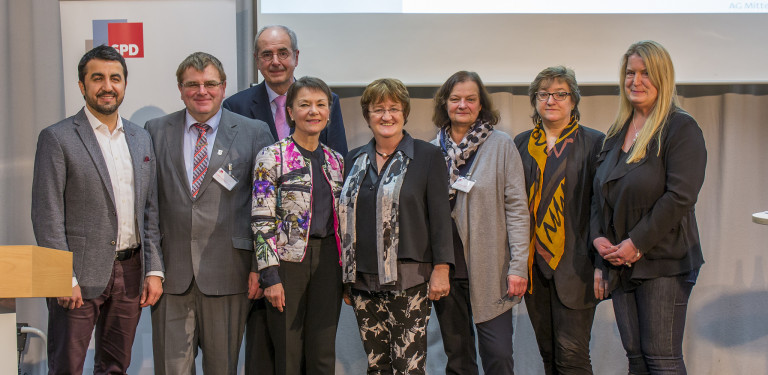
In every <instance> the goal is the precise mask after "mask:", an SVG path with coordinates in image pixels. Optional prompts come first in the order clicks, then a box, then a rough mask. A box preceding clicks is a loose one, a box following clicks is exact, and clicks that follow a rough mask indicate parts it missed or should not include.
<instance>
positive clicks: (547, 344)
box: [515, 66, 604, 375]
mask: <svg viewBox="0 0 768 375" xmlns="http://www.w3.org/2000/svg"><path fill="white" fill-rule="evenodd" d="M528 95H529V96H530V101H531V106H532V107H533V116H531V118H532V119H533V124H534V127H533V129H531V130H527V131H525V132H523V133H521V134H519V135H518V136H517V137H515V144H516V145H517V148H518V150H519V151H520V157H521V158H522V161H523V169H524V171H525V187H526V191H527V192H528V210H529V212H530V216H531V243H530V248H529V256H528V269H529V273H530V278H529V279H530V288H529V289H528V293H526V294H525V306H526V308H527V309H528V315H529V316H530V318H531V323H532V324H533V330H534V332H535V333H536V341H537V342H538V345H539V353H541V357H542V359H543V361H544V370H545V373H546V374H547V375H551V374H592V363H591V361H590V356H589V339H590V336H591V332H592V322H593V320H594V317H595V306H596V305H597V301H598V299H602V298H603V296H602V295H600V296H596V295H595V293H594V282H593V280H594V278H595V277H597V280H596V282H601V281H602V280H601V276H602V273H601V272H599V271H598V272H597V273H596V271H595V266H594V254H595V253H594V250H593V249H592V244H591V243H590V241H589V215H590V202H591V199H592V181H593V179H594V176H595V169H596V167H597V163H596V162H597V154H598V152H599V151H600V148H601V147H602V145H603V138H604V135H603V133H601V132H599V131H597V130H594V129H590V128H588V127H586V126H584V125H582V124H580V123H579V101H580V99H581V94H580V92H579V86H578V84H577V83H576V75H575V73H574V72H573V70H571V69H568V68H566V67H564V66H554V67H549V68H546V69H544V70H542V71H541V72H540V73H539V74H538V75H537V76H536V79H534V80H533V82H532V83H531V85H530V87H529V88H528Z"/></svg>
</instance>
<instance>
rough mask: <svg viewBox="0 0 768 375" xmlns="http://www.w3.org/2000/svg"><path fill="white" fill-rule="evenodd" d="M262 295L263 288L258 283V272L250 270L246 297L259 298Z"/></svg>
mask: <svg viewBox="0 0 768 375" xmlns="http://www.w3.org/2000/svg"><path fill="white" fill-rule="evenodd" d="M261 297H264V289H262V288H261V285H260V284H259V274H258V273H256V272H251V273H249V274H248V298H249V299H259V298H261Z"/></svg>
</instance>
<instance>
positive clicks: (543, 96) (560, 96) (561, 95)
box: [536, 91, 571, 102]
mask: <svg viewBox="0 0 768 375" xmlns="http://www.w3.org/2000/svg"><path fill="white" fill-rule="evenodd" d="M550 95H552V97H553V98H555V100H557V101H558V102H562V101H563V100H565V99H566V98H567V97H568V95H571V93H570V92H565V91H558V92H546V91H539V92H537V93H536V99H539V101H540V102H546V101H547V100H549V96H550Z"/></svg>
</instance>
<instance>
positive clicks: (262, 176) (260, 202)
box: [251, 137, 344, 271]
mask: <svg viewBox="0 0 768 375" xmlns="http://www.w3.org/2000/svg"><path fill="white" fill-rule="evenodd" d="M320 145H321V147H322V148H323V154H324V155H325V164H324V165H323V166H322V170H323V172H324V174H325V178H326V180H328V182H329V183H330V184H331V189H332V191H333V208H334V209H333V227H334V234H335V237H336V244H337V248H339V253H341V250H340V249H341V243H340V237H339V219H338V208H339V196H340V194H341V188H342V186H343V185H344V164H343V163H344V161H343V158H342V156H341V155H340V154H339V153H337V152H336V151H333V150H331V149H330V148H328V146H326V145H324V144H322V143H321V144H320ZM311 212H312V168H311V165H310V161H309V159H306V158H304V157H303V156H302V155H301V152H300V151H299V149H298V148H297V147H296V144H295V143H294V141H293V138H292V137H287V138H284V139H282V140H280V141H278V142H277V143H275V144H273V145H271V146H267V147H265V148H264V149H263V150H261V152H260V153H259V155H258V156H256V162H255V167H254V172H253V203H252V206H251V229H252V230H253V234H254V236H253V238H254V240H253V241H254V243H253V247H254V250H255V251H256V260H257V262H258V266H259V270H260V271H261V270H263V269H264V268H267V267H270V266H276V265H279V264H280V261H286V262H301V261H302V260H303V259H304V255H305V253H306V248H307V242H308V240H309V228H310V222H311V220H312V214H311Z"/></svg>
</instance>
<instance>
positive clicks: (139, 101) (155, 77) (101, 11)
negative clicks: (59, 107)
mask: <svg viewBox="0 0 768 375" xmlns="http://www.w3.org/2000/svg"><path fill="white" fill-rule="evenodd" d="M59 5H60V8H61V45H62V55H63V65H64V98H65V99H64V100H65V103H64V104H65V108H66V114H67V116H71V115H73V114H75V113H76V112H77V111H79V110H80V108H82V107H83V105H84V104H85V101H84V100H83V97H82V95H81V94H80V89H79V88H78V85H77V81H78V78H77V63H78V62H79V61H80V58H81V57H82V56H83V54H84V53H85V52H86V51H88V50H89V49H90V48H93V46H98V45H101V44H108V45H112V46H114V47H115V48H116V49H117V50H118V51H120V52H121V53H122V54H123V56H124V57H125V58H126V59H125V61H126V64H127V65H128V80H127V83H128V84H127V87H126V89H125V101H124V102H123V104H122V105H121V106H120V109H119V112H120V115H121V116H122V117H124V118H127V119H129V120H131V121H133V122H135V123H137V124H138V125H141V126H143V125H144V122H146V121H147V120H149V119H152V118H155V117H159V116H162V115H164V114H167V113H171V112H174V111H177V110H179V109H181V108H183V106H184V103H182V101H181V98H180V94H179V89H178V88H177V85H176V68H177V67H178V66H179V63H181V61H182V60H184V58H185V57H187V56H188V55H189V54H191V53H193V52H196V51H202V52H207V53H210V54H212V55H214V56H216V57H217V58H218V59H219V60H221V62H222V64H223V65H224V71H225V72H226V73H227V77H228V80H229V81H230V82H231V83H230V84H229V85H227V93H226V94H227V96H229V95H231V94H234V93H235V92H237V84H236V83H237V49H236V40H237V35H236V29H235V17H236V7H235V0H188V1H184V0H165V1H161V0H156V1H60V2H59Z"/></svg>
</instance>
